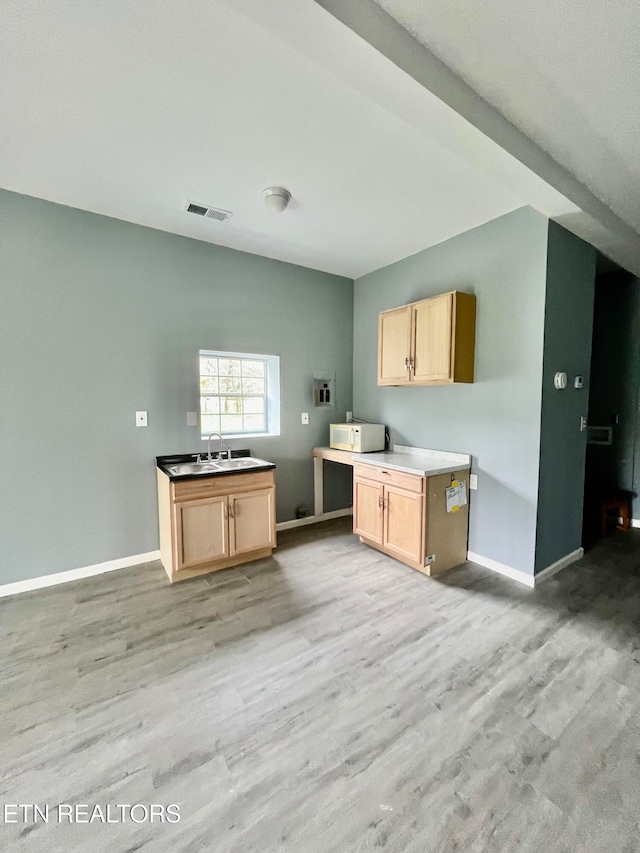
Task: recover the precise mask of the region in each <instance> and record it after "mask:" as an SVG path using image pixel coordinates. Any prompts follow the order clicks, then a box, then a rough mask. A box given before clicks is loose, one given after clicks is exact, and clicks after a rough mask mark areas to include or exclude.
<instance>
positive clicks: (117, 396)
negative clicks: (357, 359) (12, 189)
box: [0, 191, 353, 583]
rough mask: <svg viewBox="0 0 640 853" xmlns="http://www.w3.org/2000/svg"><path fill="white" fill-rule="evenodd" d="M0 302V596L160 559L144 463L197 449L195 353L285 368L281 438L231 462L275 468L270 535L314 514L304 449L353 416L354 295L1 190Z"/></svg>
mask: <svg viewBox="0 0 640 853" xmlns="http://www.w3.org/2000/svg"><path fill="white" fill-rule="evenodd" d="M211 227H212V229H215V228H224V227H227V226H225V225H220V224H216V223H212V224H211ZM0 293H1V298H2V302H1V310H0V482H1V483H2V491H3V496H2V511H1V513H0V583H7V582H10V581H16V580H22V579H26V578H31V577H37V576H40V575H45V574H49V573H52V572H58V571H63V570H67V569H73V568H76V567H82V566H86V565H92V564H94V563H100V562H103V561H106V560H112V559H117V558H120V557H127V556H130V555H134V554H138V553H145V552H147V551H151V550H155V549H156V548H157V547H158V534H157V518H156V496H155V488H156V487H155V470H154V462H153V459H154V457H155V456H156V455H158V454H166V453H189V452H197V451H199V450H201V449H202V442H201V441H200V438H199V431H198V428H197V427H187V425H186V413H187V411H194V410H197V408H198V378H197V372H198V362H197V356H198V350H199V349H200V348H204V349H222V350H232V351H239V352H258V353H274V354H276V355H280V357H281V386H282V398H281V399H282V434H281V435H280V436H279V437H277V438H276V437H268V438H262V439H257V438H251V439H243V440H235V441H233V442H232V446H234V447H242V446H246V445H249V446H250V448H251V450H252V451H253V452H254V454H255V455H257V456H260V457H263V458H266V459H270V460H273V461H274V462H275V463H276V465H277V466H278V468H277V475H276V481H277V502H278V520H286V519H290V518H293V517H294V515H295V509H296V507H297V506H298V505H299V504H305V505H306V506H307V507H309V508H310V509H312V508H313V464H312V455H311V450H312V448H313V447H314V446H315V445H318V444H327V443H328V424H329V423H330V422H331V421H332V420H334V419H336V418H338V419H340V420H342V419H343V418H344V415H345V412H346V411H347V410H348V409H352V330H353V282H352V281H351V280H350V279H345V278H340V277H338V276H333V275H328V274H326V273H322V272H317V271H314V270H309V269H305V268H303V267H299V266H294V265H292V264H285V263H280V262H278V261H273V260H268V259H266V258H263V257H259V256H256V255H249V254H245V253H242V252H237V251H233V250H231V249H226V248H222V247H219V246H214V245H211V244H207V243H203V242H199V241H196V240H190V239H186V238H183V237H178V236H175V235H171V234H167V233H164V232H161V231H155V230H152V229H149V228H143V227H141V226H137V225H131V224H128V223H125V222H121V221H118V220H115V219H110V218H107V217H103V216H97V215H94V214H90V213H85V212H81V211H79V210H74V209H72V208H68V207H63V206H60V205H55V204H51V203H49V202H45V201H41V200H37V199H33V198H29V197H26V196H20V195H16V194H14V193H9V192H6V191H0ZM320 369H328V370H335V372H336V380H337V381H336V392H337V408H336V410H332V409H331V410H314V409H313V408H312V380H313V372H314V370H320ZM136 410H147V411H148V412H149V426H148V427H147V428H146V429H145V428H136V427H135V426H134V413H135V411H136ZM302 411H308V412H310V413H311V424H310V425H309V426H302V425H301V423H300V413H301V412H302ZM327 469H328V470H327V480H328V482H327V484H326V491H327V506H326V508H327V509H335V508H338V507H340V506H346V505H348V504H349V502H350V477H349V473H350V472H349V470H348V469H342V467H341V466H332V467H331V470H329V466H327Z"/></svg>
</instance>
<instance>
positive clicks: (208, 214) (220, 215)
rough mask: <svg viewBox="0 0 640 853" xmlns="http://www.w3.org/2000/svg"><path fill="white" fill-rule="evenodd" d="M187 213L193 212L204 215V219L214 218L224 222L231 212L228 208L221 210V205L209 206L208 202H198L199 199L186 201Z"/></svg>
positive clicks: (229, 217)
mask: <svg viewBox="0 0 640 853" xmlns="http://www.w3.org/2000/svg"><path fill="white" fill-rule="evenodd" d="M186 210H187V213H195V215H196V216H204V217H205V219H216V220H217V221H218V222H226V221H227V219H231V217H232V216H233V214H232V213H231V211H230V210H222V208H221V207H211V206H210V205H208V204H200V202H199V201H188V202H187V208H186Z"/></svg>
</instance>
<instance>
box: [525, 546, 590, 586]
mask: <svg viewBox="0 0 640 853" xmlns="http://www.w3.org/2000/svg"><path fill="white" fill-rule="evenodd" d="M583 557H584V548H576V550H575V551H572V552H571V553H570V554H565V555H564V557H560V559H559V560H556V561H555V563H551V565H550V566H547V568H546V569H542V571H541V572H536V575H535V582H536V586H537V585H538V584H539V583H542V581H545V580H547V579H548V578H550V577H551V576H552V575H555V574H556V572H559V571H560V569H564V568H565V567H566V566H570V565H571V563H575V562H576V560H581V559H582V558H583Z"/></svg>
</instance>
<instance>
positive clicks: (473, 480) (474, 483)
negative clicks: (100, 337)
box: [469, 474, 478, 489]
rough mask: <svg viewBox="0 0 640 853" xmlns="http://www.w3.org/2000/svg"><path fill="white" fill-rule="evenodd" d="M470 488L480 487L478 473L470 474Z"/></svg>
mask: <svg viewBox="0 0 640 853" xmlns="http://www.w3.org/2000/svg"><path fill="white" fill-rule="evenodd" d="M469 488H470V489H477V488H478V475H477V474H469Z"/></svg>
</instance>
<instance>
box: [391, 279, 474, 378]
mask: <svg viewBox="0 0 640 853" xmlns="http://www.w3.org/2000/svg"><path fill="white" fill-rule="evenodd" d="M475 344H476V297H475V296H474V295H473V294H471V293H460V292H459V291H452V292H451V293H442V294H441V295H440V296H432V297H431V298H429V299H423V300H421V301H420V302H412V303H411V304H410V305H401V306H400V307H399V308H392V309H391V310H390V311H383V312H382V313H381V314H380V315H379V317H378V385H451V384H453V383H454V382H473V365H474V352H475Z"/></svg>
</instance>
